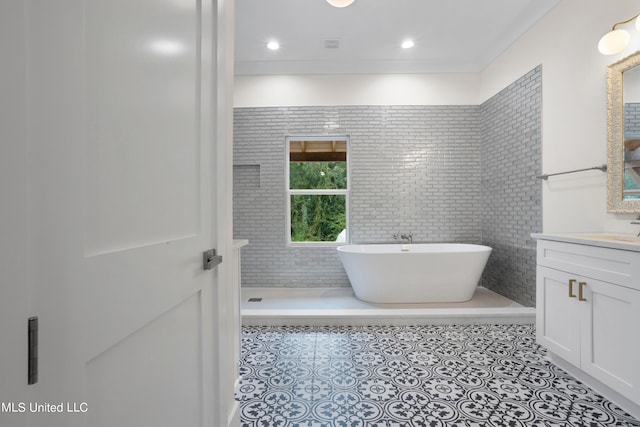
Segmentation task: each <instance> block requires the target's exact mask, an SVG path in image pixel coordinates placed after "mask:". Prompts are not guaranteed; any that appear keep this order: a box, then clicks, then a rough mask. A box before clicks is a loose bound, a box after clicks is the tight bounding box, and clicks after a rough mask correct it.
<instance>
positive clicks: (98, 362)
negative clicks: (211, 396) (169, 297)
mask: <svg viewBox="0 0 640 427" xmlns="http://www.w3.org/2000/svg"><path fill="white" fill-rule="evenodd" d="M201 303H202V302H201V300H200V296H199V295H194V296H192V297H190V298H189V299H188V300H186V301H184V302H182V303H181V304H179V305H178V306H177V307H173V308H171V309H170V310H168V311H167V312H166V313H164V314H162V315H161V316H160V317H158V318H157V319H155V320H153V321H152V322H151V323H149V324H148V325H145V326H144V327H143V328H141V329H139V330H137V331H136V332H134V333H133V334H132V335H130V336H128V337H126V338H125V339H123V340H122V341H120V342H118V343H116V344H114V345H113V346H112V347H111V348H109V349H108V350H106V351H104V352H103V353H102V354H100V355H98V356H97V357H95V358H94V359H92V360H90V361H89V362H88V363H87V368H86V369H87V384H88V385H89V386H88V393H87V396H88V402H90V404H91V407H90V411H89V412H88V416H89V425H96V426H98V425H107V426H124V425H152V426H159V425H173V426H178V425H180V426H182V425H186V426H199V425H202V421H201V419H202V408H201V407H200V403H201V402H202V379H203V372H202V361H201V360H200V358H199V357H198V354H197V353H195V352H194V351H193V348H198V347H199V346H200V326H199V325H200V323H201V321H202V319H201V318H200V305H201ZM176 368H179V369H176ZM132 396H135V398H134V399H132V398H131V397H132ZM176 396H179V398H178V399H176Z"/></svg>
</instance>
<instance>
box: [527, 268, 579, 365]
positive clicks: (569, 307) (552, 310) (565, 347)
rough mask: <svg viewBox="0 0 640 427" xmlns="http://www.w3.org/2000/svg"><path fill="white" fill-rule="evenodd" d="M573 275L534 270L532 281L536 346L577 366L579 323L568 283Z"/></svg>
mask: <svg viewBox="0 0 640 427" xmlns="http://www.w3.org/2000/svg"><path fill="white" fill-rule="evenodd" d="M577 279H578V277H577V276H576V275H571V274H569V273H566V272H564V271H559V270H553V269H551V268H547V267H541V266H538V269H537V279H536V300H537V301H536V307H537V309H536V310H537V313H536V335H537V341H538V344H540V345H542V346H543V347H546V348H548V349H549V350H550V351H552V352H553V353H555V354H557V355H558V356H560V357H562V358H563V359H565V360H567V361H568V362H570V363H572V364H574V365H576V366H580V323H579V321H578V319H579V310H580V306H579V304H578V298H576V297H570V296H569V281H570V280H575V282H572V283H574V284H573V287H572V291H573V295H577V288H578V286H577Z"/></svg>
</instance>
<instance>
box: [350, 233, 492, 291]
mask: <svg viewBox="0 0 640 427" xmlns="http://www.w3.org/2000/svg"><path fill="white" fill-rule="evenodd" d="M490 253H491V248H490V247H489V246H482V245H469V244H462V243H424V244H421V243H419V244H411V245H401V244H380V245H347V246H340V247H339V248H338V255H339V257H340V260H341V261H342V265H343V266H344V269H345V270H346V272H347V275H348V276H349V281H350V282H351V286H352V287H353V291H354V293H355V294H356V297H358V298H359V299H361V300H363V301H368V302H373V303H424V302H462V301H468V300H470V299H471V297H472V296H473V293H474V292H475V289H476V287H477V285H478V281H479V280H480V276H481V275H482V271H483V270H484V267H485V265H486V263H487V260H488V259H489V254H490Z"/></svg>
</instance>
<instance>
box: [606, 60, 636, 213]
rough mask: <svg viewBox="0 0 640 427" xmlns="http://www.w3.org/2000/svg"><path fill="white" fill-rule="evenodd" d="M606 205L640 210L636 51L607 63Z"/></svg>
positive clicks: (611, 209)
mask: <svg viewBox="0 0 640 427" xmlns="http://www.w3.org/2000/svg"><path fill="white" fill-rule="evenodd" d="M607 91H608V92H607V101H608V106H607V107H608V108H607V113H608V117H607V122H608V127H609V129H608V151H607V157H608V164H607V171H608V173H607V181H608V191H607V194H608V196H607V199H608V200H607V208H608V211H609V212H612V213H620V214H638V213H640V51H638V52H636V53H634V54H632V55H629V56H627V57H626V58H623V59H621V60H620V61H618V62H616V63H614V64H611V65H609V66H608V67H607Z"/></svg>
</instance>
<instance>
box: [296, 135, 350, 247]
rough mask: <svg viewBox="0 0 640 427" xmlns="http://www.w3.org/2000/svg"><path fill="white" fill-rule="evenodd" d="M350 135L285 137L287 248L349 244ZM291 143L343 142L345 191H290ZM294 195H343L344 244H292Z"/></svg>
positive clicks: (342, 243)
mask: <svg viewBox="0 0 640 427" xmlns="http://www.w3.org/2000/svg"><path fill="white" fill-rule="evenodd" d="M350 139H351V138H350V135H345V134H338V135H329V134H327V135H313V136H310V135H289V136H286V137H285V193H286V223H285V233H286V242H287V246H291V247H296V246H304V247H313V246H316V247H338V246H343V245H346V244H349V243H350V242H351V237H350V234H351V233H350V231H349V229H350V226H349V223H350V215H349V211H350V203H349V192H350V188H351V150H350ZM292 141H344V142H345V144H346V149H347V153H346V163H347V165H346V171H347V188H345V189H326V190H313V189H291V188H290V187H291V182H290V176H291V170H290V166H291V160H290V150H291V142H292ZM295 195H303V196H304V195H311V196H322V195H344V196H345V230H346V233H345V234H346V236H345V241H344V242H293V241H292V240H291V196H295Z"/></svg>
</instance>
